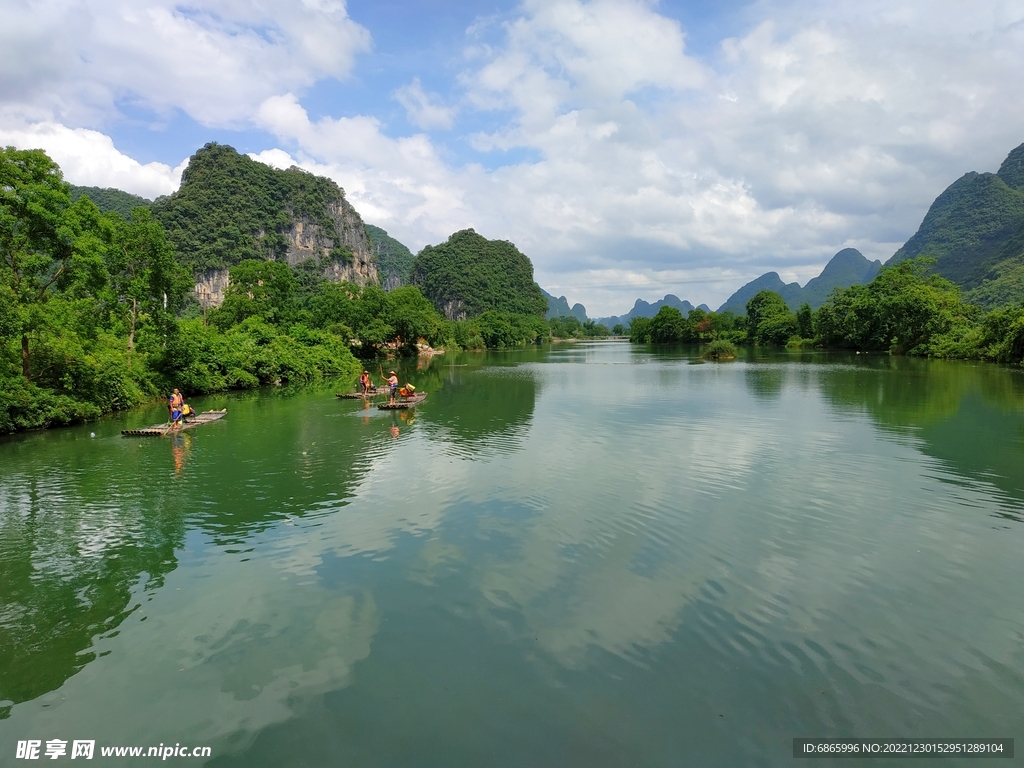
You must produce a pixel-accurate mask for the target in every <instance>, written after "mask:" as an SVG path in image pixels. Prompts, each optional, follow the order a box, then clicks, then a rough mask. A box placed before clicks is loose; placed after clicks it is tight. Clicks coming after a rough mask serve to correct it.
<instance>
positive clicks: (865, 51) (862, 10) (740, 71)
mask: <svg viewBox="0 0 1024 768" xmlns="http://www.w3.org/2000/svg"><path fill="white" fill-rule="evenodd" d="M8 5H9V6H10V13H9V15H7V17H6V18H9V19H13V20H14V21H13V22H12V23H11V24H9V25H5V26H4V28H3V29H0V99H2V100H3V103H4V104H5V105H6V108H7V113H8V114H17V115H18V118H17V121H15V122H14V123H12V122H10V121H6V122H5V118H3V116H2V115H0V125H16V126H24V125H27V124H31V123H33V122H35V123H41V124H42V127H39V128H38V131H39V132H41V133H45V132H46V131H52V132H53V133H54V136H57V135H61V136H63V138H61V139H60V140H59V141H58V140H57V139H56V138H54V139H53V140H52V143H53V146H64V147H65V149H64V150H63V151H65V153H66V156H68V157H71V158H74V160H73V161H71V162H72V163H73V165H69V166H68V168H69V171H68V172H69V175H70V174H71V173H76V174H78V173H96V174H100V173H101V171H100V170H91V168H92V166H90V165H89V164H88V162H87V160H88V159H89V150H88V149H87V147H88V146H91V145H89V144H88V142H86V141H84V139H82V141H79V142H78V143H77V144H76V143H75V142H73V141H72V140H71V138H72V137H73V136H79V134H80V129H75V130H72V129H71V128H66V129H63V131H64V132H65V134H66V135H65V134H62V133H61V130H58V128H59V127H60V125H67V126H79V125H88V124H90V123H89V122H88V121H89V120H97V119H101V118H102V119H106V117H104V116H109V115H110V114H111V112H112V111H113V110H115V109H116V106H117V105H118V104H122V103H125V102H128V103H139V104H142V105H145V106H147V107H148V108H150V109H154V110H157V111H161V110H162V111H166V112H168V113H170V112H173V111H175V110H182V111H184V112H186V113H187V114H188V115H190V116H192V117H193V118H194V119H195V120H197V121H199V122H201V123H203V124H206V125H214V126H218V127H238V126H243V127H252V126H255V127H258V128H262V129H265V130H267V131H269V132H270V133H272V134H273V135H274V136H275V137H276V140H277V144H278V146H277V147H269V146H268V147H266V149H265V151H263V152H256V153H254V156H256V157H258V158H259V159H262V160H264V161H265V162H270V163H273V164H275V165H279V166H280V165H287V164H291V163H292V162H295V163H297V164H299V165H301V166H302V167H305V168H308V169H309V170H313V171H315V172H319V173H325V174H327V175H330V176H331V177H332V178H334V179H335V180H337V181H338V182H339V183H340V184H341V185H342V186H343V187H345V189H346V191H347V192H348V194H349V196H350V198H351V199H352V200H353V202H354V203H355V204H356V206H357V208H358V209H359V210H360V211H361V213H362V214H363V216H364V218H365V219H366V220H368V221H371V222H373V223H377V224H380V225H382V226H385V227H386V228H387V229H388V230H389V231H390V232H391V233H392V234H394V235H395V236H397V237H398V238H399V239H402V240H403V241H405V242H407V244H408V245H410V247H412V248H413V249H414V250H416V249H418V248H419V247H421V246H422V245H424V244H426V243H428V242H438V241H439V240H441V239H443V238H445V237H446V236H447V235H448V234H450V233H451V232H452V231H454V230H456V229H460V228H463V227H468V226H472V227H474V228H476V229H477V231H479V232H481V233H483V234H485V235H486V236H488V237H501V238H507V239H510V240H512V241H514V242H515V243H517V244H518V245H519V246H520V248H521V249H522V250H523V251H524V252H525V253H527V254H528V255H529V256H530V257H531V258H532V259H533V261H534V264H535V265H536V269H537V275H538V278H539V280H540V282H541V283H542V285H545V287H549V288H552V289H557V290H558V291H559V293H565V294H566V295H567V296H568V297H569V299H570V301H572V302H576V301H582V302H583V303H585V304H586V305H587V308H588V311H590V312H591V313H592V314H618V313H620V312H622V311H624V310H626V309H628V307H629V306H630V305H632V302H633V299H635V298H636V296H637V295H638V293H639V295H641V296H643V298H645V299H649V300H652V299H656V298H659V297H660V296H661V295H663V294H664V293H666V292H672V293H675V294H677V295H679V296H680V297H682V298H687V299H690V300H691V301H693V302H694V303H698V302H701V301H706V302H708V303H709V304H712V305H716V304H718V303H720V302H721V301H722V300H724V299H725V298H726V296H728V294H729V293H731V291H732V290H733V289H735V288H736V287H738V286H739V285H740V284H741V283H742V282H744V281H746V280H747V279H750V278H752V277H755V276H756V275H758V274H760V273H762V272H764V271H768V270H772V269H774V270H777V271H779V272H780V273H782V274H783V275H786V276H787V277H790V276H796V277H799V278H800V279H801V280H806V279H807V277H810V276H812V275H813V274H815V273H816V272H817V270H818V269H819V268H820V267H821V266H822V265H823V264H824V262H825V260H826V259H827V258H828V257H829V256H831V254H833V253H834V252H836V251H838V250H839V249H841V248H843V247H847V246H853V247H857V248H860V249H861V250H862V251H863V252H864V253H865V255H866V256H868V257H869V258H881V259H885V258H887V257H888V256H889V255H891V254H892V252H893V251H894V250H895V249H896V248H897V247H898V246H899V245H900V244H901V243H902V242H903V241H904V240H906V239H907V237H909V236H910V235H911V234H912V233H913V231H914V229H915V228H916V226H917V224H918V223H919V222H920V220H921V217H922V216H923V214H924V212H925V210H926V208H927V206H928V205H929V204H930V202H931V201H932V200H933V199H934V197H935V196H936V195H937V194H938V193H939V192H941V190H942V189H943V188H944V187H945V186H947V185H948V184H949V183H950V182H952V181H953V180H954V179H956V178H957V177H958V176H959V175H961V174H962V173H963V172H965V171H968V170H994V169H995V168H996V167H997V165H998V163H999V162H1000V160H1001V159H1002V157H1003V156H1004V155H1005V154H1006V153H1007V152H1008V151H1009V150H1010V149H1012V148H1013V147H1014V146H1016V145H1017V144H1019V143H1020V142H1021V141H1022V140H1024V134H1022V133H1021V129H1020V126H1021V125H1024V99H1022V98H1021V95H1022V94H1021V87H1020V85H1019V81H1020V77H1019V73H1020V72H1021V71H1024V2H1021V0H979V1H978V2H975V3H971V4H970V5H969V6H968V5H966V4H962V3H957V2H953V1H952V0H938V1H937V2H929V3H924V2H917V1H916V0H915V1H912V0H903V1H902V2H895V3H894V2H881V0H866V2H864V3H859V4H856V5H853V4H840V5H838V6H837V5H835V4H833V3H825V2H822V0H789V2H785V3H783V2H776V3H772V2H767V3H761V2H759V3H755V4H752V5H751V6H749V7H748V8H747V9H746V10H745V11H742V12H741V14H740V16H739V19H740V22H739V24H740V26H739V27H737V28H736V30H735V32H734V36H733V37H731V38H730V39H727V40H724V41H720V45H719V46H718V48H717V49H713V52H712V53H711V54H708V55H703V56H696V55H694V54H693V52H692V51H691V50H690V49H688V47H687V36H686V32H685V30H684V29H683V27H682V26H681V25H680V23H679V22H678V21H676V20H674V19H671V18H669V17H667V16H666V15H665V14H663V13H661V12H660V9H659V7H658V6H657V5H656V4H654V3H651V2H643V1H642V0H592V1H591V2H584V1H583V0H548V1H547V2H541V0H527V1H526V2H525V3H524V4H523V5H522V6H521V7H520V8H519V9H518V10H517V11H516V13H515V16H514V17H513V18H512V19H511V20H508V21H506V22H505V23H504V24H503V25H502V26H496V23H497V22H494V21H491V22H489V23H487V24H480V25H477V26H476V27H474V28H472V29H471V30H470V31H469V33H468V34H469V39H468V40H467V47H466V50H465V56H464V58H463V59H462V67H463V71H462V72H461V73H460V74H459V75H458V79H457V84H456V85H457V86H458V87H461V89H462V96H461V99H459V100H457V101H453V102H451V103H450V104H445V103H442V102H441V100H440V99H439V98H438V97H437V96H436V95H434V94H430V93H427V92H426V91H425V90H424V89H423V86H422V85H421V83H420V81H419V80H418V79H413V80H412V81H411V82H408V81H407V83H406V85H403V86H402V87H400V88H398V90H396V91H394V92H392V94H391V95H392V97H393V98H395V99H397V100H398V101H399V103H401V104H402V105H403V106H404V107H405V108H406V110H407V112H408V114H409V119H410V121H411V122H412V123H413V124H414V125H417V126H418V127H420V128H423V129H424V130H428V129H431V128H449V127H451V128H453V129H454V130H453V131H452V134H451V138H450V139H449V138H442V139H438V138H436V137H434V138H431V137H429V136H427V135H425V134H413V135H409V136H394V135H389V134H388V128H387V126H386V125H385V124H383V123H382V122H381V119H379V118H378V117H375V116H373V115H372V114H362V115H354V116H343V117H334V116H330V115H328V116H326V117H319V118H317V119H310V117H309V114H308V112H307V110H306V109H305V108H304V106H303V104H302V101H301V98H300V97H301V95H302V93H303V91H304V89H305V88H307V87H308V86H309V85H310V84H311V83H313V82H315V81H316V80H318V79H322V78H324V77H344V76H346V75H347V74H349V73H350V71H351V68H352V66H353V57H354V56H356V54H358V53H359V52H360V51H364V50H367V49H368V47H369V36H368V33H367V32H366V30H364V29H363V28H362V27H360V26H358V25H357V24H355V23H354V22H353V21H352V20H350V19H349V18H348V16H347V14H346V11H345V6H344V5H343V4H341V3H329V2H322V3H319V4H317V3H313V2H312V0H310V1H309V2H305V3H299V4H293V5H290V6H287V7H285V6H283V5H276V4H269V3H265V4H258V3H257V4H253V3H249V2H246V3H242V2H241V0H237V2H236V1H234V0H220V1H219V2H214V3H211V4H206V5H204V6H203V8H204V9H205V10H202V11H185V10H182V9H181V7H179V6H177V5H174V4H173V3H172V2H171V0H142V1H141V2H140V3H136V4H127V3H120V2H118V3H115V4H113V5H108V6H106V9H107V10H105V11H104V12H103V13H102V14H101V13H100V12H98V11H95V8H96V7H97V6H95V5H92V4H88V3H85V2H72V0H62V1H61V2H51V3H29V2H27V0H21V1H20V2H14V0H8ZM6 10H7V9H5V11H6ZM506 18H507V17H506ZM69 20H70V21H69ZM495 29H497V31H498V34H497V37H494V35H493V33H494V31H495ZM487 35H491V37H487ZM703 42H704V43H705V45H703V46H702V50H707V48H708V46H707V45H706V43H707V42H709V41H703ZM426 74H427V73H424V77H425V76H426ZM430 74H431V77H433V78H436V76H437V72H436V71H435V72H432V73H430ZM386 97H387V94H386V93H385V94H381V98H386ZM382 114H384V112H382ZM54 115H57V118H54ZM97 115H99V116H100V117H99V118H98V117H96V116H97ZM19 121H20V122H19ZM460 121H464V122H465V124H467V125H470V124H471V125H473V126H474V129H477V126H480V125H488V126H489V127H488V128H487V129H486V130H479V129H477V132H476V133H472V134H471V135H467V133H469V131H471V130H474V129H467V131H466V132H464V133H462V134H460V133H459V131H458V129H459V127H460ZM54 126H57V127H54ZM18 130H21V128H18ZM33 130H36V129H33ZM8 135H10V130H9V131H8ZM86 135H88V136H89V141H92V142H94V143H96V145H97V146H99V145H100V144H103V141H100V139H103V138H105V137H102V135H100V134H96V135H95V136H92V135H91V134H82V135H81V136H79V138H82V137H83V136H86ZM76 141H77V140H76ZM466 145H468V146H469V147H472V148H473V149H475V150H476V151H478V152H483V153H489V157H488V158H487V159H488V161H489V169H487V170H485V168H484V167H483V166H481V165H477V164H473V163H471V162H470V163H462V164H459V163H457V162H455V161H454V160H453V158H455V157H459V156H462V157H467V156H469V157H472V155H466V154H465V152H466ZM46 146H50V145H46ZM70 146H76V147H78V149H76V150H75V151H74V152H71V151H70V150H69V149H67V148H66V147H70ZM100 149H101V150H102V151H99V150H97V152H96V158H95V162H96V163H97V164H98V167H99V168H107V170H105V171H102V173H106V174H108V175H107V176H103V178H104V179H107V178H109V174H111V173H114V172H115V171H116V169H117V168H121V167H122V166H123V167H124V168H125V170H122V171H119V172H121V173H123V174H126V175H127V176H129V177H131V178H133V179H135V181H133V182H132V183H135V184H140V183H141V182H140V181H139V179H142V178H143V177H145V178H150V176H147V174H150V175H151V176H152V180H150V181H147V182H146V183H148V184H151V185H158V184H165V183H166V182H165V181H160V179H167V178H173V173H174V171H171V170H170V169H169V168H167V167H166V166H156V165H154V164H150V165H148V166H138V167H137V168H134V167H132V166H131V163H130V162H126V161H128V160H130V159H128V158H123V156H122V155H120V153H118V152H117V150H116V149H114V147H113V144H112V143H110V142H109V139H108V140H107V141H106V144H105V145H104V146H102V147H101V148H100ZM505 153H507V154H505ZM104 158H107V159H106V160H104ZM122 158H123V159H122ZM509 158H511V159H509ZM74 163H77V165H74ZM104 163H106V166H105V165H104ZM118 163H121V165H118ZM136 165H137V164H136ZM107 166H109V167H107ZM71 169H74V170H71ZM111 169H114V170H111ZM147 169H148V170H147ZM83 180H84V179H83ZM87 181H89V183H101V182H99V181H96V180H87ZM102 183H108V182H106V181H103V182H102ZM111 183H112V182H111ZM153 188H154V189H155V186H153ZM133 189H134V190H135V191H137V190H139V189H140V187H139V186H136V187H134V188H133ZM150 194H152V192H151V193H150ZM619 282H621V285H617V283H619ZM642 286H643V292H642V293H640V289H641V287H642Z"/></svg>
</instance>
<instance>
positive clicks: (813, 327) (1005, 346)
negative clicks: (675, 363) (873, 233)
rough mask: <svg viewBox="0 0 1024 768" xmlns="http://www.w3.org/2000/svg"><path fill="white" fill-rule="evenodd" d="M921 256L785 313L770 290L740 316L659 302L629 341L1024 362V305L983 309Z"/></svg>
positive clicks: (781, 302) (639, 320) (635, 327)
mask: <svg viewBox="0 0 1024 768" xmlns="http://www.w3.org/2000/svg"><path fill="white" fill-rule="evenodd" d="M933 264H934V262H933V261H932V260H929V259H923V258H918V259H908V260H906V261H901V262H899V263H897V264H895V265H893V266H889V267H885V268H883V269H882V270H881V271H880V272H879V274H878V276H877V277H875V278H874V280H872V281H871V282H870V283H867V284H866V285H853V286H850V287H849V288H837V289H836V290H834V291H833V292H832V293H831V295H830V296H829V298H828V299H827V300H826V301H825V303H824V304H823V305H822V306H821V307H820V308H819V309H818V310H817V311H816V312H814V311H812V310H811V308H810V306H809V305H807V304H804V305H803V306H801V307H800V308H799V310H798V311H797V312H795V313H794V312H792V311H791V310H790V309H789V307H788V306H787V304H786V302H785V301H784V300H783V298H782V297H781V296H780V295H779V294H778V293H775V292H774V291H761V292H760V293H758V294H757V295H755V296H754V297H753V298H752V299H750V300H749V301H748V302H747V306H746V310H747V313H746V316H745V317H738V316H735V315H732V313H730V312H726V313H723V314H722V315H717V314H715V313H713V312H712V313H706V312H703V311H702V310H699V309H695V310H692V311H691V312H690V313H689V315H688V316H687V317H685V318H684V317H683V316H682V313H680V312H679V311H678V310H676V309H673V308H671V307H662V308H661V310H659V312H658V314H657V315H656V316H655V317H653V318H651V319H647V318H637V319H635V320H633V322H632V323H631V324H630V340H631V341H633V342H636V343H647V344H650V343H691V344H692V343H695V344H706V343H711V342H714V341H716V340H725V341H730V342H733V343H737V344H749V345H754V346H777V347H779V346H788V347H790V348H798V347H817V348H821V349H850V350H857V351H863V352H886V353H889V354H894V355H909V356H917V357H934V358H946V359H975V360H989V361H993V362H1001V363H1011V364H1014V365H1020V364H1022V362H1024V304H1018V305H1014V306H1008V307H1003V308H1001V309H995V310H992V311H989V312H987V313H986V312H983V311H982V310H981V309H979V308H978V307H976V306H973V305H971V304H969V303H967V302H966V301H965V299H964V296H963V294H962V293H961V291H960V288H959V287H958V286H957V285H956V284H954V283H952V282H950V281H949V280H947V279H945V278H943V277H940V276H938V275H936V274H935V273H934V272H933V271H932V266H933Z"/></svg>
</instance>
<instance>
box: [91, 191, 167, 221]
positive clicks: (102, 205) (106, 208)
mask: <svg viewBox="0 0 1024 768" xmlns="http://www.w3.org/2000/svg"><path fill="white" fill-rule="evenodd" d="M82 195H86V196H88V198H89V199H90V200H92V201H93V202H94V203H96V207H97V208H99V209H100V211H102V212H103V213H110V212H111V211H113V212H114V213H118V214H120V215H121V216H122V217H124V218H126V219H127V218H128V217H129V216H131V215H132V208H148V207H149V206H151V205H152V204H153V201H152V200H147V199H146V198H144V197H139V196H138V195H133V194H132V193H131V192H125V191H124V190H121V189H112V188H109V187H108V188H106V189H103V188H100V187H76V186H73V185H72V187H71V202H75V201H76V200H78V198H80V197H81V196H82Z"/></svg>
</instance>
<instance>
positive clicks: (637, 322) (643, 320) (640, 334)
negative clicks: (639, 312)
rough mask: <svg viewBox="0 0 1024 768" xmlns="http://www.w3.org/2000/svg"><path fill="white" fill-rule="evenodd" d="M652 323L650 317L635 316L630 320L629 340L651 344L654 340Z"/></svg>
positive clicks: (635, 342)
mask: <svg viewBox="0 0 1024 768" xmlns="http://www.w3.org/2000/svg"><path fill="white" fill-rule="evenodd" d="M651 324H652V321H651V318H649V317H634V318H633V319H632V320H630V321H629V340H630V341H631V342H633V343H634V344H650V343H651V341H652V340H653V339H652V334H651Z"/></svg>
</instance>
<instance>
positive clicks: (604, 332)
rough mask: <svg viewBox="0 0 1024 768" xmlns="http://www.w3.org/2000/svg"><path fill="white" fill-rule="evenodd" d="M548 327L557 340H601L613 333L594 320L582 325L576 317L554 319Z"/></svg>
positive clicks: (567, 316) (549, 322)
mask: <svg viewBox="0 0 1024 768" xmlns="http://www.w3.org/2000/svg"><path fill="white" fill-rule="evenodd" d="M548 326H549V327H550V329H551V335H552V336H553V337H554V338H556V339H601V338H605V337H606V336H610V335H611V331H609V330H608V328H607V327H606V326H604V325H602V324H601V323H598V322H596V321H594V320H587V321H585V322H582V323H581V322H580V320H579V318H577V317H576V316H575V315H563V316H561V317H553V318H551V319H550V320H549V321H548Z"/></svg>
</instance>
